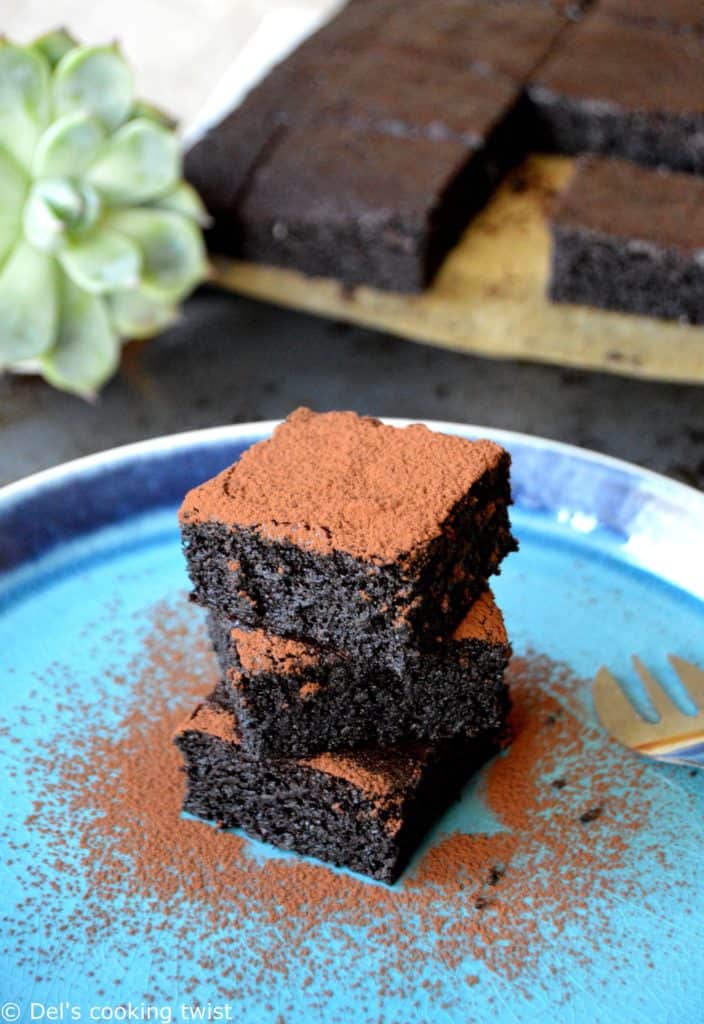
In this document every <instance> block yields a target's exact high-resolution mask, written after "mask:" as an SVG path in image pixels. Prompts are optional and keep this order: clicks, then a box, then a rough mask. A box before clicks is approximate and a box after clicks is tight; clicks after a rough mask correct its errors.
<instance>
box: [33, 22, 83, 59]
mask: <svg viewBox="0 0 704 1024" xmlns="http://www.w3.org/2000/svg"><path fill="white" fill-rule="evenodd" d="M76 46H78V40H77V39H74V38H73V36H72V35H71V33H70V32H67V31H66V29H65V28H57V29H54V31H53V32H46V33H45V34H44V35H43V36H39V38H38V39H35V40H34V43H33V44H32V49H33V50H38V51H39V53H41V54H42V55H43V56H44V57H46V59H47V60H48V61H49V64H50V65H51V67H52V68H55V67H56V65H57V64H58V63H59V61H60V60H61V58H62V57H65V56H66V54H67V53H68V51H69V50H73V49H74V47H76Z"/></svg>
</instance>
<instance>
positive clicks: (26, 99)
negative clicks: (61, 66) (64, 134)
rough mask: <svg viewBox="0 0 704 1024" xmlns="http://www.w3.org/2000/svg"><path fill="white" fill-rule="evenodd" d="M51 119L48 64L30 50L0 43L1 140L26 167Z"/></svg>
mask: <svg viewBox="0 0 704 1024" xmlns="http://www.w3.org/2000/svg"><path fill="white" fill-rule="evenodd" d="M48 119H49V64H48V62H47V60H46V59H45V58H44V57H43V56H42V55H41V53H37V52H35V51H34V50H32V49H30V48H29V47H24V46H15V45H14V44H13V43H8V42H5V41H3V40H0V139H2V144H3V145H4V146H5V148H6V149H8V150H9V151H10V152H11V153H12V155H13V156H14V157H15V159H16V160H17V161H18V162H19V163H20V164H22V166H23V167H30V166H31V162H32V154H33V152H34V147H35V145H36V143H37V139H38V138H39V136H40V134H41V132H42V130H43V129H44V127H45V125H46V124H47V122H48Z"/></svg>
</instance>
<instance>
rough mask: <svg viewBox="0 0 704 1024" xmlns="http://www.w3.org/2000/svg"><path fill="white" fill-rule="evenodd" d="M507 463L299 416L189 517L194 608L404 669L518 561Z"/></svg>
mask: <svg viewBox="0 0 704 1024" xmlns="http://www.w3.org/2000/svg"><path fill="white" fill-rule="evenodd" d="M509 466H510V456H509V455H508V453H507V452H506V451H504V450H503V449H502V448H501V447H500V446H499V445H497V444H494V443H493V442H491V441H487V440H480V441H468V440H465V439H464V438H460V437H456V436H452V435H447V434H440V433H436V432H434V431H431V430H429V429H428V428H427V427H425V426H423V425H421V424H415V425H413V426H409V427H405V428H398V427H391V426H387V425H385V424H382V423H380V422H379V421H378V420H375V419H372V418H371V417H366V416H365V417H362V416H357V415H356V414H355V413H352V412H330V413H319V414H317V413H314V412H311V411H310V410H309V409H299V410H297V411H296V412H294V413H292V415H291V416H289V418H288V419H287V420H286V421H285V422H284V423H283V424H281V425H280V426H279V427H278V428H277V429H276V430H275V431H274V434H273V436H272V437H271V438H270V439H268V440H266V441H261V442H259V443H258V444H256V445H254V446H253V447H252V448H250V449H249V450H248V451H247V452H245V453H244V455H243V456H242V457H241V459H240V460H239V462H236V463H235V464H234V465H232V466H230V467H229V468H227V469H225V470H223V472H222V473H220V474H219V475H218V476H216V477H214V478H213V479H212V480H209V481H207V482H206V483H204V484H202V485H201V486H199V487H196V488H194V489H193V490H192V491H190V492H189V494H188V495H187V496H186V498H185V500H184V502H183V505H182V506H181V510H180V521H181V528H182V533H183V542H184V550H185V554H186V558H187V562H188V569H189V573H190V576H191V580H192V582H193V586H194V591H193V597H194V599H195V600H196V601H197V602H198V603H200V604H202V605H204V606H206V607H208V608H210V609H212V610H214V611H217V612H220V613H222V614H224V615H227V616H229V617H230V618H232V619H235V620H237V621H238V622H240V623H241V624H243V625H246V626H250V627H256V628H260V629H265V630H267V631H268V632H272V633H275V634H277V635H280V636H287V637H291V638H293V639H303V640H310V641H313V642H316V643H320V644H324V645H327V646H331V647H338V648H341V649H343V650H345V651H348V652H349V653H350V654H358V655H359V656H360V657H362V658H364V659H366V660H368V661H369V660H371V659H372V658H373V657H377V658H379V659H380V660H381V661H383V662H385V663H386V664H392V665H396V666H397V668H400V667H401V666H402V665H403V664H404V656H405V653H406V651H407V650H408V648H409V647H411V646H417V645H420V644H422V643H423V642H424V641H425V642H432V641H434V640H435V639H437V638H438V637H440V636H447V635H448V634H449V633H450V632H451V631H452V630H454V628H455V627H456V626H457V624H458V623H459V621H460V620H461V619H462V618H463V617H464V615H465V614H466V612H467V611H468V609H469V607H470V605H471V603H472V601H473V600H474V599H475V598H476V597H478V596H479V594H480V593H482V592H483V591H484V589H485V588H486V579H487V578H488V577H489V576H491V575H492V574H493V573H495V572H497V571H498V569H499V565H500V563H501V561H502V559H503V557H504V556H505V555H506V554H508V552H509V551H511V550H514V549H515V547H516V543H515V540H514V538H513V537H512V535H511V530H510V523H509V518H508V507H509V504H510V501H511V496H510V483H509Z"/></svg>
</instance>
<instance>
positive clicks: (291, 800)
mask: <svg viewBox="0 0 704 1024" xmlns="http://www.w3.org/2000/svg"><path fill="white" fill-rule="evenodd" d="M174 741H175V743H176V744H177V746H178V747H179V749H180V750H181V753H182V754H183V757H184V761H185V771H186V776H187V793H186V798H185V802H184V810H185V811H186V812H187V813H189V814H193V815H196V816H197V817H199V818H204V819H205V820H207V821H212V822H217V824H218V825H219V826H220V827H221V828H241V829H243V830H244V832H246V833H247V834H248V835H250V836H253V837H254V838H256V839H260V840H262V841H263V842H266V843H271V844H272V845H274V846H278V847H281V848H282V849H284V850H293V851H295V852H297V853H301V854H305V855H307V856H309V857H317V858H318V859H319V860H323V861H328V862H330V863H332V864H335V865H337V866H338V867H344V868H348V869H349V870H351V871H357V872H359V873H360V874H364V875H368V876H370V877H371V878H376V879H378V880H379V881H382V882H389V883H390V882H393V881H394V880H395V879H396V878H397V877H398V875H399V874H400V872H401V871H402V869H403V867H404V866H405V864H406V863H407V861H408V858H409V857H410V855H411V854H412V853H413V851H414V849H415V848H416V846H417V844H418V842H419V841H420V839H421V838H422V836H423V834H424V833H425V831H426V830H427V828H428V826H429V825H430V824H431V823H432V822H433V820H434V819H435V818H437V817H438V816H439V814H440V813H441V811H442V810H443V809H444V808H445V807H446V806H447V805H448V804H449V803H450V802H451V801H452V800H453V799H455V798H456V797H457V796H458V795H459V792H460V789H461V787H462V786H463V784H464V783H465V781H466V780H467V779H468V778H469V776H470V775H471V774H472V773H473V772H474V771H475V770H476V769H477V768H478V767H479V766H480V765H481V764H482V763H483V762H484V761H485V760H486V759H487V757H489V756H490V755H491V754H492V753H493V752H494V750H495V749H496V739H495V738H494V737H489V736H483V737H481V738H476V739H474V740H465V739H463V740H451V741H447V742H445V743H441V744H437V745H435V746H421V745H417V746H407V747H397V748H389V749H387V750H383V751H382V750H376V751H356V752H354V753H337V754H331V753H324V754H319V755H317V756H316V757H311V758H305V759H285V758H284V759H281V758H279V759H276V760H265V759H257V758H254V757H252V756H251V754H248V753H247V752H246V751H245V749H244V748H243V746H242V744H241V742H240V733H239V726H238V722H237V719H236V717H235V716H234V715H233V714H232V712H231V711H229V710H227V709H225V708H223V707H222V706H221V705H220V704H218V703H217V701H216V700H214V699H213V698H211V699H209V700H207V701H205V702H204V703H203V704H201V705H199V707H198V708H196V710H195V711H194V713H193V714H192V715H191V716H190V718H189V719H188V720H187V721H186V722H185V723H184V724H183V725H182V726H181V728H180V729H179V730H178V732H177V733H176V736H175V737H174Z"/></svg>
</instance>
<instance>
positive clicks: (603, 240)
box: [550, 157, 704, 323]
mask: <svg viewBox="0 0 704 1024" xmlns="http://www.w3.org/2000/svg"><path fill="white" fill-rule="evenodd" d="M551 230H552V237H553V256H552V275H551V283H550V297H551V298H552V299H553V300H554V301H556V302H578V303H588V304H589V305H593V306H601V307H603V308H604V309H618V310H627V311H630V312H632V313H640V314H643V315H646V316H654V317H666V318H668V319H679V320H682V321H685V322H688V323H704V181H698V180H696V179H693V178H691V177H690V176H689V175H685V174H672V173H669V172H663V171H654V170H647V169H645V168H641V167H635V166H634V165H633V164H629V163H626V162H625V161H618V160H607V159H599V158H596V157H592V158H587V159H584V160H581V161H580V162H579V164H578V167H577V170H576V173H575V175H574V177H573V179H572V181H571V183H570V185H569V187H568V189H567V190H566V192H565V193H564V194H563V195H562V196H561V197H560V200H559V202H558V204H557V205H556V208H555V209H554V211H553V214H552V219H551Z"/></svg>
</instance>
